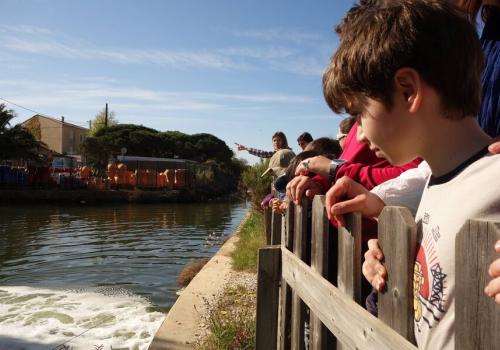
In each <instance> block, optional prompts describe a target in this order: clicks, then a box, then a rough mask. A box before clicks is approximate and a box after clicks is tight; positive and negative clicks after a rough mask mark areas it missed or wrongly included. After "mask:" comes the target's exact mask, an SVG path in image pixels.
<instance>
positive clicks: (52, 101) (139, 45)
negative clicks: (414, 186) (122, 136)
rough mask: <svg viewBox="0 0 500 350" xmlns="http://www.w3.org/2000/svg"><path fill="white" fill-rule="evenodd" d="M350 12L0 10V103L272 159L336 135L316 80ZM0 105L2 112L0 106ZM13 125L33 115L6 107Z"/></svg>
mask: <svg viewBox="0 0 500 350" xmlns="http://www.w3.org/2000/svg"><path fill="white" fill-rule="evenodd" d="M352 3H353V1H340V0H329V1H326V0H325V1H323V0H322V1H290V0H289V1H273V0H267V1H260V0H259V1H245V0H239V1H234V0H232V1H229V0H220V1H217V0H213V1H208V0H197V1H194V0H182V1H181V0H178V1H169V0H164V1H159V0H158V1H130V0H121V1H112V0H99V1H97V0H85V1H84V0H80V1H77V0H74V1H67V0H51V1H49V0H45V1H36V0H29V1H28V0H0V8H1V9H2V23H1V24H0V72H1V76H0V98H3V99H7V100H9V101H12V102H14V103H17V104H19V105H21V106H24V107H27V108H29V109H32V110H34V111H37V112H40V113H42V114H46V115H49V116H53V117H56V118H59V117H60V116H65V118H66V120H67V121H69V122H72V123H74V124H77V125H81V126H86V125H88V121H89V120H91V119H93V117H94V116H95V114H96V113H97V112H98V111H99V110H101V109H102V108H103V107H104V105H105V103H106V102H107V103H109V108H110V110H112V111H114V112H115V113H116V117H117V119H118V120H119V122H122V123H136V124H143V125H145V126H148V127H152V128H155V129H157V130H162V131H165V130H179V131H182V132H185V133H189V134H193V133H199V132H206V133H211V134H214V135H216V136H217V137H219V138H221V139H222V140H224V141H225V142H226V143H227V144H228V146H229V147H231V148H232V149H233V150H234V151H235V153H236V154H237V156H239V157H241V158H245V159H247V160H249V161H250V163H254V162H255V161H256V160H257V158H255V157H253V156H249V155H248V154H247V152H238V151H236V149H235V147H234V142H239V143H242V144H245V145H248V146H253V147H257V148H262V149H268V150H271V148H272V147H271V135H272V134H273V133H274V132H275V131H277V130H281V131H283V132H285V134H286V135H287V137H288V140H289V144H290V145H291V146H292V148H293V149H294V150H295V151H296V152H297V151H299V149H298V146H297V143H296V138H297V136H298V135H299V134H300V133H302V132H303V131H309V132H310V133H311V134H312V135H313V137H320V136H330V137H334V136H335V135H336V133H337V126H338V123H339V121H340V120H341V119H342V116H338V115H334V114H333V113H332V112H331V111H330V110H329V109H328V107H327V105H326V104H325V102H324V100H323V95H322V90H321V75H322V72H323V70H324V69H325V68H326V66H327V64H328V62H329V60H330V56H331V55H332V53H333V51H334V50H335V48H336V46H337V43H338V40H337V38H336V35H335V33H334V27H335V25H336V24H337V23H338V22H339V21H340V19H341V17H342V16H343V14H344V13H345V12H346V11H347V9H348V8H349V7H350V6H351V4H352ZM0 102H3V101H0ZM8 107H9V108H13V109H14V110H15V111H16V112H17V113H18V115H19V117H18V118H17V119H15V122H22V121H24V120H25V119H27V118H29V117H31V116H32V115H33V114H34V113H33V112H31V111H27V110H24V109H22V108H19V107H17V106H15V105H8Z"/></svg>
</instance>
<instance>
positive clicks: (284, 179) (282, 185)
mask: <svg viewBox="0 0 500 350" xmlns="http://www.w3.org/2000/svg"><path fill="white" fill-rule="evenodd" d="M341 152H342V149H341V148H340V146H339V143H338V141H337V140H334V139H331V138H329V137H320V138H318V139H316V140H313V141H312V142H310V143H309V144H308V145H307V147H306V149H305V150H304V151H303V152H301V153H299V154H297V155H296V156H295V157H294V158H293V159H292V160H291V161H290V164H289V165H288V167H287V168H286V170H285V172H284V174H283V175H281V176H279V177H278V178H277V179H276V180H275V182H274V188H275V189H276V190H277V191H278V192H281V193H285V192H286V185H287V184H288V182H290V180H291V179H293V178H294V176H295V169H296V168H297V165H299V163H300V162H301V161H303V160H304V159H308V158H311V157H314V156H319V155H322V156H325V157H328V158H329V159H335V158H337V157H338V156H339V154H340V153H341ZM311 175H313V174H310V176H311ZM271 206H272V208H273V211H275V212H278V213H280V214H283V213H284V212H285V211H286V208H287V203H286V201H285V200H284V198H282V199H278V198H274V199H272V200H271Z"/></svg>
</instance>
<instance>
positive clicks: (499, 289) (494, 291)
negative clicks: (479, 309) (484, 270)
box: [484, 241, 500, 304]
mask: <svg viewBox="0 0 500 350" xmlns="http://www.w3.org/2000/svg"><path fill="white" fill-rule="evenodd" d="M495 250H496V251H497V253H500V241H497V243H496V244H495ZM488 273H489V275H490V276H491V277H492V278H493V279H492V280H491V281H490V283H488V285H487V286H486V288H485V289H484V292H485V293H486V294H487V295H488V296H489V297H491V298H493V299H495V302H496V303H497V304H500V258H498V259H496V260H495V261H493V262H492V263H491V265H490V268H489V270H488Z"/></svg>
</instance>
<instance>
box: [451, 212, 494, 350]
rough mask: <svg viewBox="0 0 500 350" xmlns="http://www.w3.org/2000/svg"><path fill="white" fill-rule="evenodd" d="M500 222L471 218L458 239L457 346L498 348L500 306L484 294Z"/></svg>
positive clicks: (456, 261) (456, 290)
mask: <svg viewBox="0 0 500 350" xmlns="http://www.w3.org/2000/svg"><path fill="white" fill-rule="evenodd" d="M499 239H500V223H498V222H497V223H494V222H491V221H478V220H468V221H467V222H466V223H465V224H464V226H463V227H462V229H461V230H460V232H459V233H458V235H457V238H456V242H455V264H456V265H455V266H456V269H455V295H456V300H455V349H498V347H499V344H500V307H499V306H498V305H497V304H496V303H495V302H494V301H493V300H492V299H491V298H488V297H487V296H486V295H485V294H484V287H485V286H486V284H487V283H488V282H489V280H490V279H491V277H490V276H489V275H488V267H489V265H490V264H491V262H492V261H493V260H495V259H497V258H498V254H497V253H496V252H495V250H494V248H493V247H494V244H495V242H496V241H497V240H499Z"/></svg>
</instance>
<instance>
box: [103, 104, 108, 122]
mask: <svg viewBox="0 0 500 350" xmlns="http://www.w3.org/2000/svg"><path fill="white" fill-rule="evenodd" d="M104 127H105V128H107V127H108V104H107V103H106V116H105V119H104Z"/></svg>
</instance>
